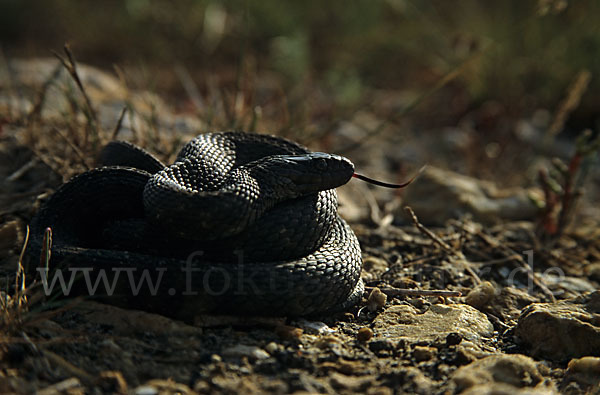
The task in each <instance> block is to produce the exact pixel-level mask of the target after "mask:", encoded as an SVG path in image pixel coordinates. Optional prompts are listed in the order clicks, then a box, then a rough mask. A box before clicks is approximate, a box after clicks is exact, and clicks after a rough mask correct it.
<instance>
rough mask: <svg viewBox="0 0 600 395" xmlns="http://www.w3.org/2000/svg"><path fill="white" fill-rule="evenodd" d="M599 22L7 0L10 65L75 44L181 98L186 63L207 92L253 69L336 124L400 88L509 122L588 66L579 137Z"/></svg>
mask: <svg viewBox="0 0 600 395" xmlns="http://www.w3.org/2000/svg"><path fill="white" fill-rule="evenodd" d="M599 16H600V2H598V1H595V0H580V1H576V2H575V1H572V2H567V1H566V0H504V1H481V0H479V1H477V0H460V1H446V0H381V1H372V0H355V1H343V0H332V1H320V0H306V1H280V0H260V1H250V0H226V1H213V0H179V1H173V2H171V1H158V0H125V1H120V0H103V1H93V0H78V1H67V0H56V1H44V0H38V1H23V0H0V40H1V41H0V42H1V44H2V50H3V52H4V55H5V56H6V57H8V58H14V57H22V56H27V57H31V56H49V55H50V50H51V49H54V50H59V49H60V48H61V47H62V45H63V43H64V42H69V43H70V44H71V46H72V48H73V51H74V52H75V54H76V56H77V57H78V59H79V60H80V61H82V62H85V63H91V64H94V65H98V66H101V67H103V68H107V69H111V68H112V65H115V64H116V65H118V66H119V67H131V66H134V67H139V68H140V69H141V70H145V73H142V75H143V76H144V77H145V80H144V82H143V83H144V84H145V85H146V88H147V87H148V81H150V83H151V88H153V89H155V90H156V91H159V92H160V93H161V94H164V95H172V98H178V97H179V98H180V97H182V96H185V94H184V90H183V87H182V84H181V82H180V78H178V76H177V69H178V68H180V69H181V67H184V69H185V70H188V71H189V74H190V75H191V77H192V78H193V79H194V81H196V83H197V84H198V85H199V88H200V90H201V91H202V92H204V91H205V90H206V89H208V88H207V86H208V85H209V84H210V78H215V76H217V77H216V78H218V79H219V84H220V86H228V84H229V85H230V86H231V87H232V89H234V88H235V87H236V86H239V84H240V83H243V76H244V75H246V74H253V75H260V76H263V77H265V76H266V77H265V78H267V77H269V78H274V79H275V80H276V81H277V83H278V84H280V86H281V89H282V90H283V91H284V92H285V94H286V95H287V96H288V100H290V101H293V100H294V98H297V99H298V100H301V98H303V97H306V89H307V88H306V87H308V86H315V85H316V86H319V87H320V92H321V94H323V95H326V96H327V97H328V100H329V102H331V103H334V104H333V107H334V108H335V111H334V115H333V116H340V114H344V113H345V111H348V110H349V109H356V108H362V107H365V106H369V104H370V103H371V101H372V100H373V97H374V96H373V95H374V94H375V93H376V92H382V91H383V92H386V91H398V92H403V96H401V97H405V98H407V99H406V101H404V102H403V101H402V100H400V102H399V104H398V103H396V104H392V105H390V106H391V107H390V109H388V111H397V108H396V107H398V106H399V107H402V106H406V105H407V104H406V103H413V104H414V102H415V97H418V96H419V95H424V94H425V93H427V92H430V91H431V92H433V94H432V95H431V96H429V97H428V98H427V100H426V101H425V102H426V103H423V105H420V106H418V109H416V113H417V114H420V115H421V117H422V119H423V122H425V123H427V124H430V125H431V126H435V125H438V126H441V125H448V124H452V123H456V122H458V120H460V119H461V118H462V117H463V116H464V115H465V114H467V113H468V112H469V111H472V110H473V109H476V108H481V107H482V106H487V107H490V103H493V105H491V107H493V108H494V109H496V110H494V111H501V112H502V113H504V114H510V116H511V117H525V116H530V115H531V114H532V113H533V112H534V111H536V110H537V109H539V108H544V109H547V110H549V111H550V112H552V111H555V110H556V108H557V106H559V103H560V101H561V100H563V99H564V98H565V96H566V93H567V92H568V90H569V86H570V84H572V83H573V81H574V79H575V78H576V76H577V75H578V74H579V73H580V72H582V71H583V72H585V71H589V72H591V77H592V78H591V81H590V86H589V88H588V89H587V91H586V93H585V94H584V95H583V97H582V98H581V103H580V105H579V106H578V107H577V109H576V110H575V111H574V112H573V114H572V115H571V117H570V118H569V122H568V124H567V125H568V126H571V127H572V128H573V129H574V130H575V131H577V132H578V131H579V130H581V129H582V128H584V127H595V126H597V125H596V123H597V122H598V115H599V111H598V104H597V103H599V102H600V101H599V99H600V98H599V97H598V92H599V91H600V90H599V89H598V88H599V87H600V83H599V82H598V78H597V72H598V71H600V23H598V20H599V18H598V17H599ZM209 76H210V78H209ZM267 80H268V78H267ZM240 81H242V82H240ZM442 82H444V83H445V84H443V85H444V86H443V88H441V87H440V86H441V85H442ZM411 100H412V101H411ZM394 106H396V107H394ZM498 109H499V110H498Z"/></svg>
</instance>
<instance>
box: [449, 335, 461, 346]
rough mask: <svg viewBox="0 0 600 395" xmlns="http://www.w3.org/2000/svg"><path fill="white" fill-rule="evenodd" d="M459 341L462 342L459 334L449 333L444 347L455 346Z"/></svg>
mask: <svg viewBox="0 0 600 395" xmlns="http://www.w3.org/2000/svg"><path fill="white" fill-rule="evenodd" d="M461 341H462V336H461V335H460V333H457V332H450V333H448V336H446V345H447V346H456V345H457V344H460V342H461Z"/></svg>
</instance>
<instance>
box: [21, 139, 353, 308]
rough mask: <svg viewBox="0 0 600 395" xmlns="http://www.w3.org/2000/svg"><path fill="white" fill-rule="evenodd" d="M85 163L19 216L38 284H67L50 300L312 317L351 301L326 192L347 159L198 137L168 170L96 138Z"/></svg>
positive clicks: (347, 264) (349, 171) (341, 240)
mask: <svg viewBox="0 0 600 395" xmlns="http://www.w3.org/2000/svg"><path fill="white" fill-rule="evenodd" d="M98 164H99V165H98V167H96V168H94V169H92V170H88V171H86V172H84V173H82V174H79V175H77V176H75V177H74V178H72V179H71V180H69V181H68V182H66V183H65V184H63V185H62V186H60V187H59V188H58V189H57V190H56V192H54V193H53V194H52V195H51V196H50V198H49V199H48V200H47V201H45V203H43V205H42V207H41V209H40V210H39V212H38V213H37V215H36V216H35V217H34V218H33V220H32V222H31V227H30V228H31V235H32V236H31V243H30V246H29V251H30V256H31V259H32V261H33V262H34V264H37V262H38V261H39V262H41V265H44V264H45V265H47V266H48V267H47V268H46V269H45V271H42V270H41V269H37V270H39V271H40V273H44V279H45V280H46V283H45V284H46V285H47V284H51V283H52V279H53V277H52V275H54V276H56V275H57V273H59V274H60V275H61V276H62V278H63V280H64V283H65V284H66V285H67V286H68V285H69V282H70V281H71V280H73V281H72V283H73V284H72V287H71V288H60V289H59V291H58V292H62V293H63V296H64V295H83V296H85V297H91V298H99V299H100V300H101V301H103V302H106V303H111V304H115V305H118V306H124V307H127V308H136V309H142V310H146V311H150V312H156V313H160V314H165V315H170V316H176V317H183V318H189V317H192V318H193V317H194V316H196V315H198V314H241V315H268V316H273V315H281V316H292V317H293V316H313V315H325V314H330V313H333V312H339V311H344V310H347V309H350V308H351V307H353V306H355V305H356V304H357V303H358V302H359V301H360V300H361V298H362V295H363V292H364V284H363V282H362V280H361V278H360V274H361V270H362V258H361V250H360V245H359V242H358V240H357V238H356V236H355V234H354V232H353V231H352V229H351V228H350V226H349V225H348V224H347V223H346V222H345V221H344V220H343V219H342V218H341V217H340V216H339V214H338V210H337V209H338V203H337V195H336V191H335V188H337V187H339V186H341V185H344V184H346V183H347V182H348V181H349V180H350V178H351V177H352V176H353V175H354V165H353V164H352V162H351V161H350V160H348V159H347V158H345V157H342V156H338V155H334V154H328V153H322V152H312V151H310V150H309V149H307V148H306V147H304V146H302V145H300V144H298V143H295V142H293V141H290V140H287V139H285V138H282V137H278V136H271V135H266V134H254V133H246V132H210V133H204V134H200V135H198V136H197V137H195V138H194V139H192V140H191V141H189V142H188V143H187V144H185V145H184V146H183V147H182V148H181V150H180V151H179V153H178V154H177V157H176V159H175V161H174V162H173V163H172V164H170V165H165V164H163V163H162V162H161V161H160V160H159V159H157V158H156V157H155V156H154V155H152V154H151V153H149V152H148V151H146V150H144V149H142V148H140V147H138V146H136V145H134V144H132V143H129V142H126V141H112V142H110V143H108V144H107V145H106V146H105V147H104V149H103V150H102V151H101V154H100V157H99V160H98ZM48 229H49V230H50V231H51V246H50V244H49V240H48V239H47V238H44V235H45V234H46V237H47V236H48V232H49V231H48ZM44 246H46V248H44ZM47 247H50V248H47ZM44 262H45V263H44ZM49 268H51V269H52V271H49ZM54 285H55V286H56V287H55V288H54V291H53V292H57V291H56V289H57V288H58V286H59V285H62V284H61V282H60V278H59V279H58V280H57V281H55V282H54ZM46 292H49V291H48V290H46Z"/></svg>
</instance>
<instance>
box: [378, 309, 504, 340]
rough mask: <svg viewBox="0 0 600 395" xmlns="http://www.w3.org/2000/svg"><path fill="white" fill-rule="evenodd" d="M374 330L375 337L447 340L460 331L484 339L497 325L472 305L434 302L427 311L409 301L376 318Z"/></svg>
mask: <svg viewBox="0 0 600 395" xmlns="http://www.w3.org/2000/svg"><path fill="white" fill-rule="evenodd" d="M373 330H374V332H375V338H374V340H383V339H386V340H389V341H395V342H398V341H400V340H404V341H408V342H409V343H418V342H423V341H426V342H433V341H436V340H439V341H440V342H445V339H446V337H447V336H448V335H449V334H450V333H459V334H460V335H461V336H462V338H463V339H467V340H469V341H472V342H474V343H481V341H482V340H483V339H484V338H488V337H490V336H492V333H493V331H494V327H493V326H492V324H491V323H490V321H488V319H487V317H486V316H485V315H484V314H483V313H481V312H479V311H478V310H476V309H474V308H473V307H471V306H468V305H464V304H455V305H442V304H434V305H431V306H430V308H429V309H428V310H427V311H425V312H424V313H421V312H419V311H418V310H417V309H416V308H415V307H413V306H410V305H396V306H390V307H389V308H387V309H386V310H384V311H383V312H382V313H381V314H379V316H378V317H377V318H376V319H375V321H374V325H373Z"/></svg>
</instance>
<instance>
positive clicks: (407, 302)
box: [0, 60, 600, 394]
mask: <svg viewBox="0 0 600 395" xmlns="http://www.w3.org/2000/svg"><path fill="white" fill-rule="evenodd" d="M78 72H79V74H80V77H81V80H82V82H83V86H84V89H85V91H86V95H87V96H88V99H86V98H85V97H84V96H83V95H82V92H81V91H80V90H79V89H80V88H79V87H78V86H77V84H76V83H74V82H73V78H72V76H70V75H69V74H68V73H67V72H65V70H64V67H63V66H62V65H60V64H59V63H58V62H57V61H56V60H29V61H19V62H15V63H13V64H12V67H11V78H10V79H8V80H7V81H8V82H6V81H5V82H3V83H2V84H3V85H2V86H0V88H1V89H0V180H1V181H0V182H1V184H0V185H1V188H0V272H1V273H0V274H1V275H2V280H0V283H1V284H0V285H2V286H1V289H2V311H1V313H0V314H1V319H0V327H1V330H2V331H1V333H0V393H13V392H14V393H34V392H37V393H43V394H58V393H61V394H62V393H68V394H75V393H136V394H155V393H186V394H187V393H190V394H191V393H240V392H242V393H255V392H258V393H368V394H392V393H404V392H407V393H420V394H421V393H422V394H429V393H490V394H491V393H502V394H504V393H512V394H515V393H528V394H533V393H540V394H542V393H543V394H546V393H558V392H561V393H570V394H579V393H586V392H588V393H600V384H599V379H598V378H599V377H600V321H599V318H598V317H600V293H599V292H598V291H596V290H597V289H598V286H599V284H600V215H598V209H597V207H596V206H595V204H597V199H598V191H599V189H600V176H599V175H600V171H598V168H597V164H596V167H594V166H593V165H590V166H589V167H586V168H585V171H586V172H587V173H588V177H587V180H586V182H585V183H584V184H581V185H577V187H578V188H579V189H580V190H581V191H582V192H583V196H582V197H581V198H579V200H578V202H577V205H574V204H573V205H572V206H574V207H575V208H574V209H573V210H571V211H568V212H567V214H568V218H566V219H565V221H566V223H565V224H561V223H560V220H559V219H557V218H559V217H560V210H561V208H563V209H564V206H565V204H566V203H565V202H567V200H564V199H563V198H564V193H563V195H561V194H560V193H558V192H557V193H558V195H552V194H551V193H549V192H548V191H546V195H544V188H543V187H542V188H540V187H539V184H536V183H535V182H527V180H528V179H529V180H531V179H532V178H531V177H530V176H531V174H536V171H537V170H535V169H538V168H539V167H540V166H541V167H542V168H550V166H551V162H550V160H549V157H550V155H552V156H554V155H558V156H561V155H562V156H563V159H564V160H565V161H567V162H568V161H569V159H570V158H571V157H572V155H573V152H574V150H575V149H576V147H575V145H574V144H573V143H572V142H571V143H569V142H568V141H561V142H558V143H556V144H554V145H553V144H552V143H550V144H548V145H546V146H544V148H543V149H541V148H540V147H541V144H538V143H536V142H535V140H534V141H533V142H532V141H531V140H526V138H525V137H523V136H524V135H527V136H531V135H532V133H533V134H535V132H536V130H537V129H536V128H537V126H536V123H535V122H534V121H529V120H513V121H512V124H513V125H515V126H514V128H515V130H516V129H518V128H519V127H520V128H523V127H524V126H523V125H526V126H527V127H528V128H529V129H527V130H528V131H529V132H528V133H529V134H527V133H525V134H524V133H516V132H515V134H514V135H511V136H512V137H510V138H507V137H506V136H504V137H502V139H503V140H502V139H500V140H499V141H502V146H501V151H502V152H501V153H500V154H498V152H497V150H498V149H499V148H498V147H497V144H496V145H490V143H489V142H486V141H488V140H489V138H488V137H481V135H480V134H478V132H474V131H472V130H463V129H461V128H454V129H452V130H445V131H439V133H433V132H429V133H425V132H423V133H422V134H421V133H418V132H414V131H412V132H408V133H406V132H405V133H403V132H397V130H400V128H399V127H398V125H390V126H389V127H386V128H384V129H385V130H384V131H383V132H381V133H380V134H378V135H376V136H374V137H372V138H371V139H365V140H364V142H362V143H361V144H362V145H361V146H360V147H361V148H359V149H348V150H347V151H346V152H347V153H345V154H346V155H347V156H349V157H351V158H352V160H353V161H354V162H355V163H356V165H357V167H359V168H361V169H362V172H363V173H365V174H367V173H368V174H369V175H371V176H373V177H377V178H383V179H388V180H400V179H407V178H409V177H410V175H411V174H414V173H415V172H416V170H417V169H418V168H419V167H420V165H422V164H423V163H424V162H428V163H429V164H430V165H431V166H430V168H429V169H428V170H426V171H425V172H424V173H423V174H421V176H420V177H419V178H417V180H416V181H415V182H414V185H410V186H409V187H407V189H406V190H405V192H402V193H401V194H397V193H393V192H390V191H387V190H381V189H378V188H371V187H370V186H366V185H363V184H358V183H357V182H356V181H352V182H351V184H350V185H348V186H345V187H343V188H341V189H340V191H339V194H340V204H341V207H340V212H341V214H342V215H343V216H344V217H345V218H347V219H348V221H349V222H350V224H351V226H352V228H353V229H354V231H355V233H356V234H357V236H358V238H359V241H360V243H361V248H362V254H363V260H364V271H363V279H364V281H365V283H366V285H367V291H366V292H365V295H364V298H363V302H362V303H361V304H360V305H359V306H357V307H356V308H355V309H353V310H351V311H348V312H345V313H340V314H338V315H335V316H327V317H309V318H307V319H297V318H295V319H290V318H286V317H231V316H198V317H196V318H195V319H194V320H193V321H189V322H183V321H178V320H174V319H170V318H166V317H163V316H159V315H155V314H151V313H147V312H143V311H134V310H127V309H122V308H118V307H113V306H110V305H106V304H101V303H97V302H94V301H92V300H81V299H70V300H66V301H65V300H60V301H53V300H46V299H45V298H44V297H43V295H42V292H41V290H40V286H39V281H37V279H36V278H35V275H31V274H30V273H27V276H26V277H25V279H24V280H23V272H22V271H20V270H19V264H20V262H21V260H20V258H19V255H20V253H21V250H22V248H23V246H24V245H25V236H26V225H27V223H28V222H29V221H30V219H31V218H32V216H33V215H34V214H35V212H36V210H37V209H38V208H39V206H40V204H41V202H43V201H44V199H47V197H48V196H49V195H50V194H51V193H52V192H53V191H54V190H55V189H56V188H57V187H58V186H60V185H61V184H62V183H63V182H65V181H66V180H68V179H69V178H70V177H71V176H72V175H74V174H77V173H81V172H83V171H85V170H86V169H88V168H91V167H93V163H94V155H95V154H96V153H97V152H98V150H99V149H100V147H101V146H102V145H103V143H105V142H106V141H109V140H111V139H114V138H123V139H127V140H130V141H134V142H136V143H138V144H140V145H142V146H144V147H146V148H148V149H149V150H151V151H153V152H155V153H156V154H157V155H159V156H160V157H161V158H162V159H164V160H166V161H168V160H169V159H172V158H173V155H174V154H175V153H176V151H177V148H178V147H180V146H181V144H182V142H185V141H187V140H188V139H190V138H191V137H192V136H194V135H195V134H197V133H198V132H199V131H207V130H211V129H214V128H215V127H217V126H218V125H219V121H218V119H219V117H223V119H225V120H226V119H227V116H230V115H231V114H229V115H227V114H226V111H225V110H223V106H221V107H218V106H217V107H218V108H221V110H223V114H219V113H218V111H216V110H215V114H213V118H212V121H211V122H212V123H211V122H209V121H207V119H209V118H208V117H207V116H206V114H205V113H202V112H196V113H193V112H190V111H173V110H172V108H171V107H170V106H168V105H166V104H165V102H164V101H162V100H161V99H160V98H159V95H156V94H150V93H148V92H142V91H139V92H138V91H136V92H132V91H130V90H128V89H127V88H126V86H125V85H124V84H123V81H119V80H118V79H117V78H115V77H114V76H112V75H110V74H108V73H106V72H102V71H99V70H97V69H94V68H92V67H89V66H84V65H80V66H79V67H78ZM264 89H265V90H268V87H265V88H264ZM264 94H265V95H268V93H264ZM388 99H389V98H388ZM88 100H89V101H88ZM223 102H224V103H226V100H225V101H223ZM90 104H91V106H90ZM241 106H242V107H243V104H241ZM374 107H376V106H374ZM123 108H126V109H127V111H126V113H125V115H124V116H123V117H122V119H120V116H121V110H122V109H123ZM235 111H238V113H237V115H235V114H234V116H237V117H238V118H237V119H238V120H239V122H237V125H238V126H239V125H242V126H243V125H248V124H250V123H251V122H252V119H253V112H252V110H248V109H247V108H246V109H245V110H244V109H240V108H236V110H235ZM482 111H488V109H484V110H482ZM275 112H276V110H275V109H273V108H270V107H266V108H265V109H263V110H262V114H263V117H265V118H266V119H267V120H265V121H264V122H262V123H259V125H258V126H259V127H264V128H266V129H261V131H265V130H270V129H269V127H274V125H275V123H273V122H271V123H270V121H269V120H268V117H269V114H273V113H275ZM488 115H489V114H488ZM484 116H487V115H486V114H482V113H477V114H474V115H473V119H481V118H482V117H484ZM378 121H379V118H378V116H377V115H376V114H374V113H370V112H366V111H365V112H362V113H357V114H355V115H354V116H353V117H352V118H351V120H349V121H347V122H338V123H337V124H336V125H335V127H333V128H332V130H333V131H331V132H329V134H328V135H326V136H319V135H318V133H317V134H315V133H308V132H307V133H305V134H303V133H301V132H299V131H294V130H291V131H289V130H288V131H286V132H285V133H284V134H285V135H286V136H287V137H290V138H294V139H299V140H301V142H303V143H306V144H308V145H309V146H310V147H311V148H314V149H318V150H327V151H332V152H340V151H344V148H346V149H347V148H348V147H349V144H350V145H351V143H353V142H360V141H361V138H362V137H364V136H365V134H368V130H372V129H370V128H371V125H377V124H378ZM225 123H226V122H225V121H223V122H222V123H221V124H225ZM252 124H253V125H254V123H252ZM215 125H217V126H215ZM518 125H520V126H518ZM317 126H319V125H317ZM405 126H406V125H405ZM315 129H319V127H315ZM272 130H279V129H272ZM519 130H520V129H519ZM395 131H396V132H395ZM315 136H317V137H318V138H315ZM519 136H521V137H523V140H519ZM538 137H539V136H538ZM538 142H539V141H538ZM482 143H485V144H483V145H481V144H482ZM569 144H570V145H569ZM565 147H566V148H565ZM423 152H428V154H425V155H422V154H421V153H423ZM561 153H562V154H561ZM498 155H500V156H498ZM596 157H597V156H596ZM524 158H527V159H524ZM584 163H587V162H585V161H584ZM499 164H502V166H499ZM586 166H587V165H586ZM500 167H501V168H500ZM454 171H457V172H459V173H462V174H468V175H470V176H473V175H474V176H477V177H482V178H487V179H488V180H491V181H494V182H495V183H496V184H491V183H489V182H488V181H486V182H483V181H481V180H479V179H478V178H472V177H467V176H464V175H461V174H458V173H455V172H454ZM494 174H496V175H497V176H498V178H493V177H492V176H493V175H494ZM501 174H504V175H506V174H510V175H511V177H500V175H501ZM508 178H510V181H507V179H508ZM533 179H535V177H533ZM498 185H500V186H511V187H512V188H510V189H509V188H504V187H500V186H498ZM542 186H543V184H542ZM413 187H414V189H413V191H412V192H411V188H413ZM564 190H565V189H564V188H563V191H564ZM552 198H555V199H554V200H552ZM424 202H426V204H423V203H424ZM594 202H595V203H594ZM405 205H409V206H410V207H412V208H413V210H414V212H413V211H411V210H409V209H405V208H404V206H405ZM544 205H545V207H546V210H545V209H544ZM549 207H550V208H551V209H552V210H548V208H549ZM550 211H551V212H550ZM565 211H566V210H565ZM413 214H414V216H413ZM553 221H554V222H553ZM553 225H557V226H559V229H557V228H556V227H554V226H553ZM563 225H564V226H563ZM567 225H568V226H567ZM23 263H26V262H23ZM15 273H17V274H16V275H15ZM15 276H16V277H15Z"/></svg>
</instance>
